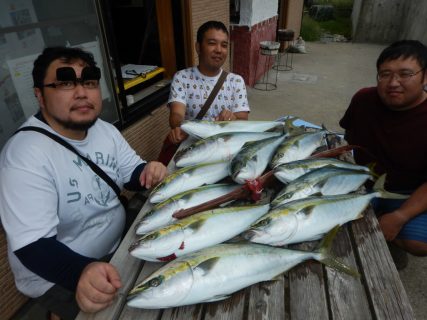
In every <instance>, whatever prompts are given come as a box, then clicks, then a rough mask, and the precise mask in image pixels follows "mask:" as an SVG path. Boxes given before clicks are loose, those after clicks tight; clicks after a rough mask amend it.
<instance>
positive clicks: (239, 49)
mask: <svg viewBox="0 0 427 320" xmlns="http://www.w3.org/2000/svg"><path fill="white" fill-rule="evenodd" d="M277 18H278V17H277V16H275V17H272V18H270V19H267V20H264V21H262V22H260V23H257V24H256V25H254V26H252V27H251V28H249V27H248V26H233V27H232V31H231V41H232V42H233V49H234V50H233V59H232V60H233V66H232V70H233V72H235V73H238V74H240V75H241V76H242V77H243V79H244V80H245V83H246V84H247V85H249V86H250V87H252V86H253V85H254V84H255V82H256V81H257V80H258V79H260V78H261V77H262V76H263V74H264V73H265V72H266V71H267V70H268V69H270V68H271V67H272V64H273V60H274V59H271V61H270V63H268V62H267V64H266V63H265V59H266V58H267V56H263V55H260V47H259V43H260V42H261V41H268V40H269V41H275V39H276V30H277Z"/></svg>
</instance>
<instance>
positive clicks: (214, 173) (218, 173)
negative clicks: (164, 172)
mask: <svg viewBox="0 0 427 320" xmlns="http://www.w3.org/2000/svg"><path fill="white" fill-rule="evenodd" d="M229 166H230V164H229V161H218V162H212V163H203V164H200V165H195V166H189V167H185V168H181V169H179V170H177V171H175V172H173V173H171V174H170V175H168V176H167V177H166V178H165V179H163V181H162V182H161V183H159V184H158V185H157V186H156V187H155V188H154V189H153V190H152V191H151V193H150V196H149V201H150V203H159V202H162V201H165V200H166V199H169V198H171V197H173V196H174V195H177V194H178V193H181V192H184V191H187V190H191V189H194V188H197V187H200V186H202V185H205V184H212V183H215V182H218V181H220V180H222V179H224V178H225V177H227V176H228V174H229Z"/></svg>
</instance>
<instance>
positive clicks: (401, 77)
mask: <svg viewBox="0 0 427 320" xmlns="http://www.w3.org/2000/svg"><path fill="white" fill-rule="evenodd" d="M424 69H425V68H422V69H421V70H419V71H417V72H413V71H410V70H402V71H398V72H392V71H381V72H378V74H377V80H378V82H386V81H390V80H391V79H394V78H396V80H397V81H399V82H405V81H409V80H410V79H411V78H412V77H413V76H415V75H417V74H418V73H420V72H421V71H424Z"/></svg>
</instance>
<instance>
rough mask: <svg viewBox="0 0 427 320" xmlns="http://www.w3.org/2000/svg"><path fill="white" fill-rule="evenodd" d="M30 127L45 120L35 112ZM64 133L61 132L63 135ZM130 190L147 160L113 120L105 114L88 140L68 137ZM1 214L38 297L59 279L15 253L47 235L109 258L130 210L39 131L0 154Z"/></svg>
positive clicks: (30, 291)
mask: <svg viewBox="0 0 427 320" xmlns="http://www.w3.org/2000/svg"><path fill="white" fill-rule="evenodd" d="M23 126H38V127H42V128H44V129H47V130H49V131H51V132H53V133H55V132H54V131H53V130H52V129H51V128H50V127H49V126H48V125H47V124H45V123H44V122H42V121H40V120H38V119H37V118H35V117H31V118H30V119H28V120H27V121H26V123H24V125H23ZM55 134H57V133H55ZM62 138H63V139H64V140H66V141H67V142H69V143H70V144H71V145H73V146H74V147H75V148H76V149H77V150H78V151H79V152H80V153H81V154H82V155H85V156H87V157H89V158H90V159H91V160H92V161H93V162H95V163H96V164H97V165H98V166H99V167H100V168H101V169H102V170H103V171H104V172H106V173H107V174H108V175H109V176H110V177H111V178H112V179H113V180H114V181H115V182H116V183H117V185H118V186H119V187H120V188H122V187H123V184H124V183H126V182H128V181H129V180H130V177H131V175H132V172H133V171H134V169H135V168H136V167H137V166H138V165H139V164H141V163H143V161H142V160H141V158H140V157H139V156H138V155H137V154H136V153H135V151H134V150H133V149H132V148H131V147H130V146H129V144H128V143H127V142H126V140H125V139H124V138H123V136H122V135H121V134H120V132H119V131H118V130H117V129H116V128H115V127H114V126H113V125H111V124H109V123H107V122H105V121H102V120H100V119H98V120H97V121H96V123H95V124H94V125H93V126H92V127H91V128H90V129H89V130H88V133H87V136H86V138H85V139H84V140H82V141H77V140H71V139H68V138H65V137H62ZM0 217H1V223H2V224H3V227H4V229H5V231H6V235H7V240H8V256H9V261H10V264H11V268H12V271H13V273H14V276H15V283H16V286H17V288H18V289H19V290H20V291H21V292H23V293H24V294H25V295H27V296H30V297H38V296H40V295H42V294H43V293H45V292H46V291H47V290H48V289H49V288H50V287H52V286H53V283H51V282H48V281H46V280H44V279H43V278H41V277H39V276H38V275H36V274H34V273H33V272H31V271H30V270H28V269H27V268H26V267H24V266H23V265H22V263H21V262H20V261H19V259H18V258H17V257H16V255H15V254H14V253H13V252H14V251H16V250H18V249H20V248H22V247H24V246H26V245H28V244H30V243H32V242H34V241H37V240H38V239H40V238H48V237H53V236H55V235H56V238H57V240H58V241H60V242H62V243H64V244H65V245H67V246H68V247H69V248H71V249H72V250H74V251H75V252H78V253H80V254H82V255H84V256H88V257H92V258H101V257H103V256H105V255H106V254H108V253H110V252H112V251H113V250H114V249H115V248H116V247H117V246H118V244H119V241H120V236H121V234H122V231H123V227H124V223H125V212H124V209H123V207H122V206H121V205H120V201H119V199H118V197H117V195H116V193H115V192H114V190H112V189H111V187H110V186H109V185H108V184H107V183H106V182H105V181H104V180H103V179H101V178H99V177H98V176H97V175H96V174H95V173H94V172H93V171H92V170H91V169H90V167H89V166H88V165H86V164H85V162H83V161H82V160H81V159H79V158H78V157H77V156H76V155H75V154H74V153H73V152H71V151H69V150H68V149H66V148H65V147H64V146H62V145H60V144H59V143H57V142H56V141H54V140H52V139H51V138H49V137H47V136H45V135H43V134H41V133H38V132H34V131H24V132H19V133H18V134H16V135H14V136H13V137H12V138H11V139H10V140H9V141H8V142H7V144H6V145H5V146H4V148H3V150H2V152H1V154H0Z"/></svg>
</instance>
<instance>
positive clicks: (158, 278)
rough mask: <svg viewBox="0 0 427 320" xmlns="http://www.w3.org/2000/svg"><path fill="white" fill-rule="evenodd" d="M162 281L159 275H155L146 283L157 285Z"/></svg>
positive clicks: (152, 285)
mask: <svg viewBox="0 0 427 320" xmlns="http://www.w3.org/2000/svg"><path fill="white" fill-rule="evenodd" d="M161 283H162V279H161V277H156V278H153V279H151V280H150V282H149V283H148V284H149V285H150V287H158V286H159V285H160V284H161Z"/></svg>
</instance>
